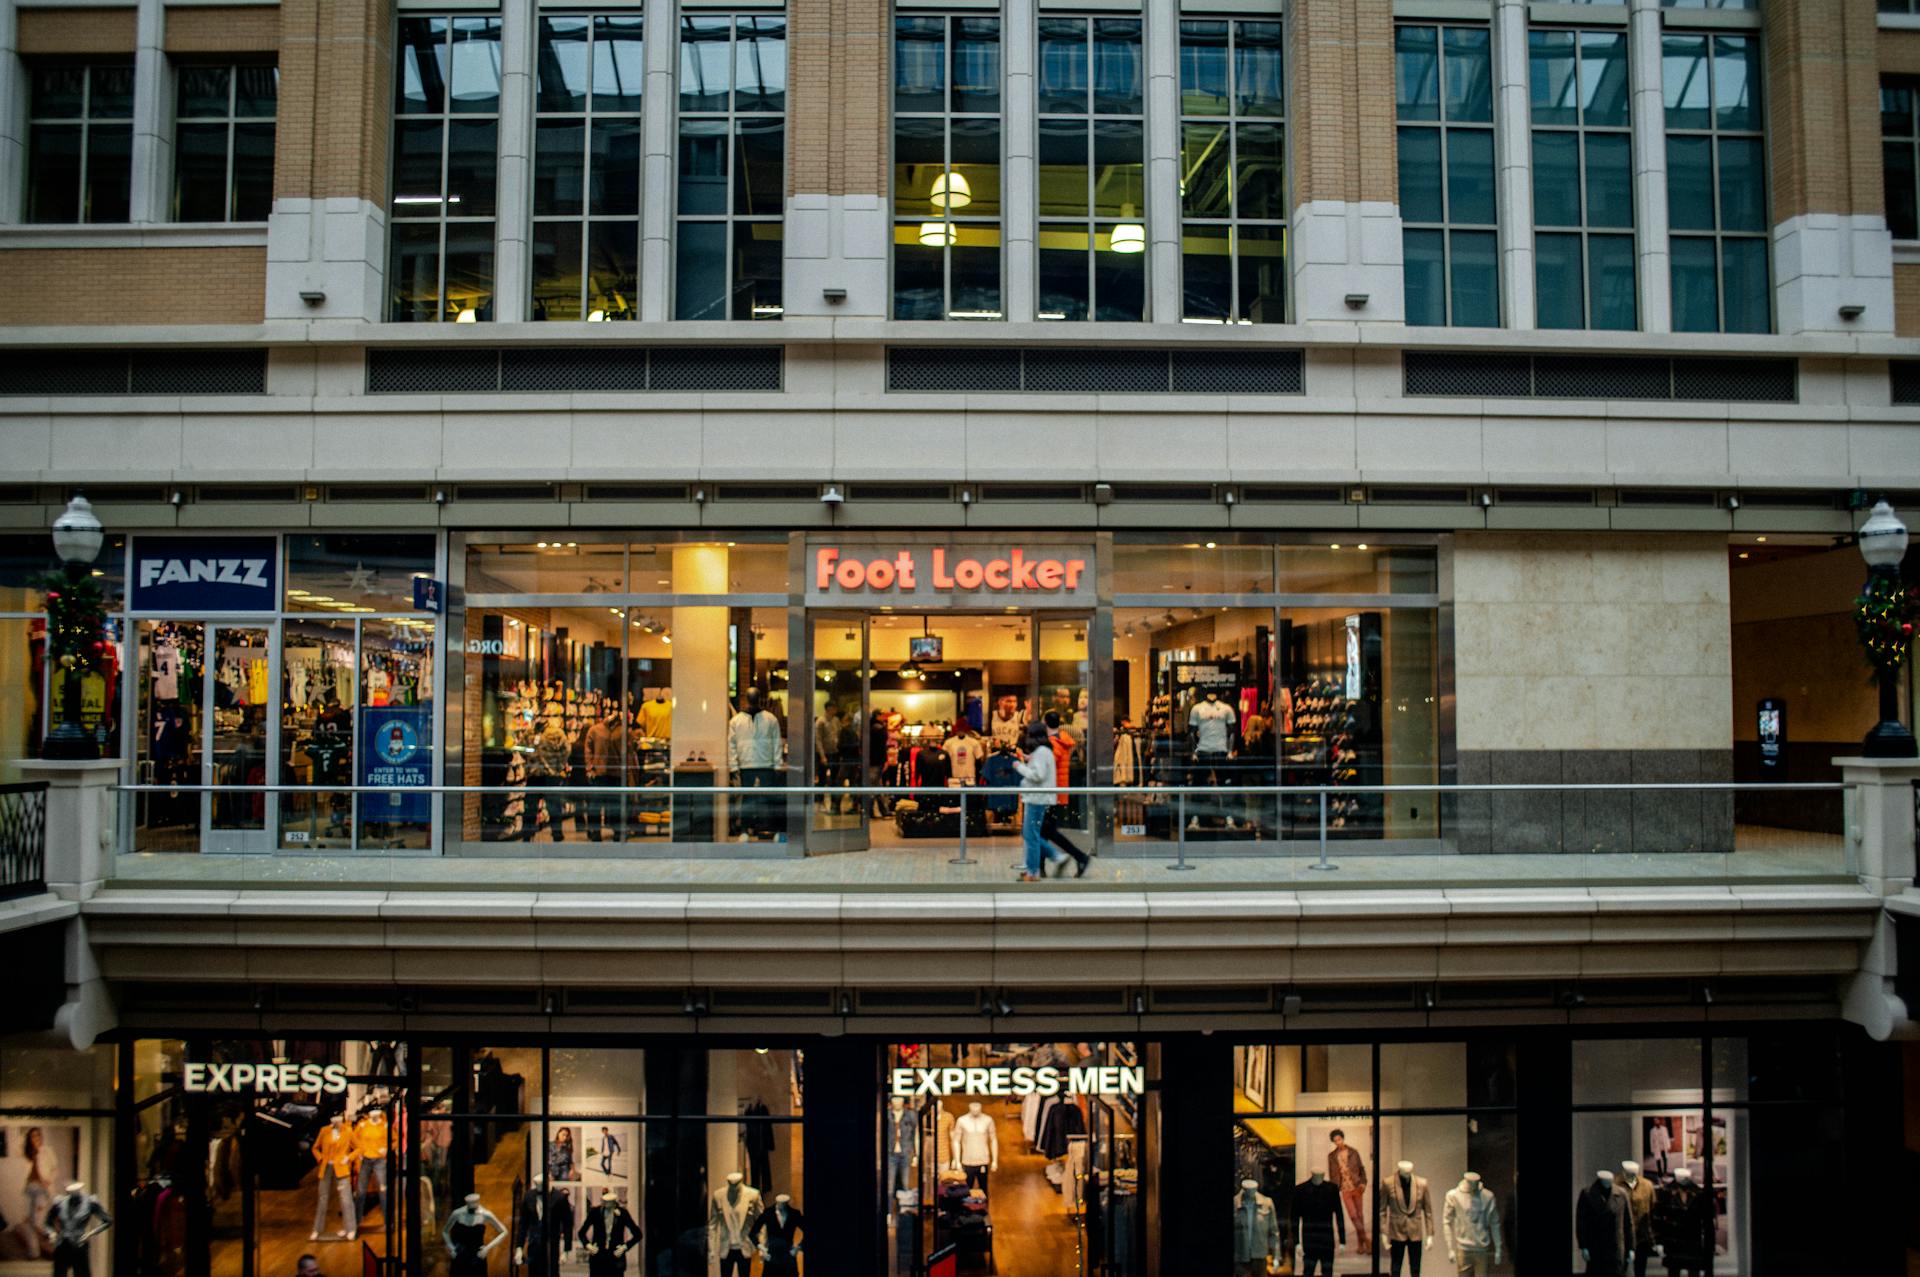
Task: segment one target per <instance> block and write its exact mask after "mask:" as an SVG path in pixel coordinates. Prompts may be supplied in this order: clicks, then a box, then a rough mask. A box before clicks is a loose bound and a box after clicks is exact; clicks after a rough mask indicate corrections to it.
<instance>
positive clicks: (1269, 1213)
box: [1233, 1179, 1280, 1277]
mask: <svg viewBox="0 0 1920 1277" xmlns="http://www.w3.org/2000/svg"><path fill="white" fill-rule="evenodd" d="M1279 1256H1280V1215H1279V1212H1277V1211H1275V1210H1274V1209H1273V1199H1272V1198H1271V1197H1268V1196H1267V1195H1266V1194H1265V1193H1263V1192H1261V1191H1260V1183H1259V1181H1258V1180H1251V1179H1243V1180H1241V1181H1240V1191H1239V1192H1237V1193H1235V1194H1234V1195H1233V1271H1234V1273H1235V1274H1236V1275H1238V1274H1245V1277H1263V1275H1264V1274H1265V1273H1267V1272H1269V1271H1271V1269H1272V1268H1273V1266H1274V1261H1275V1260H1276V1259H1278V1258H1279Z"/></svg>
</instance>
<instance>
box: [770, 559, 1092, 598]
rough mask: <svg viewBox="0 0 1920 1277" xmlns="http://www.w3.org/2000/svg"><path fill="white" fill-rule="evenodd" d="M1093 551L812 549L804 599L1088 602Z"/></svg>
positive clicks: (1090, 590)
mask: <svg viewBox="0 0 1920 1277" xmlns="http://www.w3.org/2000/svg"><path fill="white" fill-rule="evenodd" d="M1092 562H1093V554H1092V551H1091V550H1090V549H1088V548H1086V547H1083V546H1046V545H1043V546H1027V545H1014V546H1007V547H1000V546H989V547H981V546H944V545H931V546H925V545H915V546H906V547H902V548H893V547H887V548H878V547H875V548H869V547H865V546H847V545H822V546H815V547H813V551H812V564H811V572H810V574H809V577H808V580H807V593H808V596H809V598H810V599H812V600H813V601H815V602H828V601H831V600H835V599H841V600H845V599H854V598H859V599H875V598H879V599H886V600H889V601H893V600H904V601H914V600H942V601H944V600H950V599H953V598H955V597H965V596H975V597H981V598H990V599H993V600H995V601H997V602H1003V603H1005V602H1014V601H1018V602H1021V603H1029V604H1032V603H1040V604H1047V603H1053V604H1059V603H1070V602H1071V603H1085V602H1087V601H1088V600H1090V599H1091V597H1092V593H1093V573H1092V571H1091V565H1092Z"/></svg>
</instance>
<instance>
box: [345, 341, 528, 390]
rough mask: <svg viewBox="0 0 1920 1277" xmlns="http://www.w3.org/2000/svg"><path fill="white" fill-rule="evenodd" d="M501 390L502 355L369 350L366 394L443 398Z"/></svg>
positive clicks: (477, 351) (478, 350)
mask: <svg viewBox="0 0 1920 1277" xmlns="http://www.w3.org/2000/svg"><path fill="white" fill-rule="evenodd" d="M498 389H500V352H499V350H497V349H495V348H492V347H477V348H475V349H472V350H415V349H413V348H411V347H403V348H401V349H398V350H378V349H376V350H369V351H368V352H367V393H368V394H373V395H407V394H444V393H447V392H449V391H455V392H457V391H462V390H483V391H484V390H498Z"/></svg>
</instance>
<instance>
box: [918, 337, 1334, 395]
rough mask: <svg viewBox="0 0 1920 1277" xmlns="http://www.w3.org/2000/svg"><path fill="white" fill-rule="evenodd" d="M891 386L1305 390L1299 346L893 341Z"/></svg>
mask: <svg viewBox="0 0 1920 1277" xmlns="http://www.w3.org/2000/svg"><path fill="white" fill-rule="evenodd" d="M887 389H889V390H897V391H916V390H922V391H924V390H939V391H953V392H958V393H963V394H983V393H991V392H994V391H1001V392H1011V391H1029V392H1031V393H1035V394H1166V393H1169V392H1178V393H1181V394H1220V395H1297V394H1301V393H1303V392H1304V391H1305V390H1306V372H1305V357H1304V356H1303V355H1302V354H1301V352H1300V351H1298V350H1266V349H1262V350H1209V349H1196V350H1187V349H1178V350H1162V349H1140V350H1134V349H1118V350H1095V349H1090V348H1087V347H1084V346H1032V347H1025V348H1019V349H1015V348H1009V347H989V348H984V349H983V348H978V347H971V346H895V347H891V348H889V349H888V351H887Z"/></svg>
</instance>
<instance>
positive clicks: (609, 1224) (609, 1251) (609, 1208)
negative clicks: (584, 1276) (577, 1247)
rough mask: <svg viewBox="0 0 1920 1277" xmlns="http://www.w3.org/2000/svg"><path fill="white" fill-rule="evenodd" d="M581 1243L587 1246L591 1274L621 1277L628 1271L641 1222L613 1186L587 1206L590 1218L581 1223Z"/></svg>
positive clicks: (585, 1247) (637, 1241)
mask: <svg viewBox="0 0 1920 1277" xmlns="http://www.w3.org/2000/svg"><path fill="white" fill-rule="evenodd" d="M580 1244H581V1246H582V1247H583V1248H584V1249H585V1250H586V1253H587V1272H588V1273H589V1274H590V1275H591V1277H619V1275H620V1274H621V1273H624V1272H626V1271H627V1252H628V1251H630V1250H632V1249H633V1248H634V1247H635V1246H638V1245H639V1244H640V1225H638V1224H636V1223H634V1221H633V1216H631V1215H629V1214H628V1213H627V1208H626V1207H625V1206H622V1205H621V1204H620V1199H619V1198H618V1197H616V1196H614V1192H613V1190H612V1189H610V1188H609V1189H607V1190H606V1191H605V1192H603V1193H601V1194H600V1200H599V1201H598V1202H596V1203H594V1204H593V1205H592V1206H590V1207H588V1208H587V1218H586V1222H585V1223H583V1224H581V1225H580Z"/></svg>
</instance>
